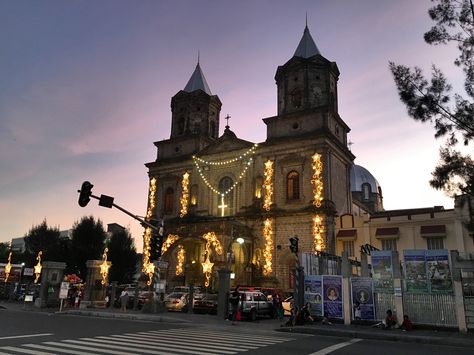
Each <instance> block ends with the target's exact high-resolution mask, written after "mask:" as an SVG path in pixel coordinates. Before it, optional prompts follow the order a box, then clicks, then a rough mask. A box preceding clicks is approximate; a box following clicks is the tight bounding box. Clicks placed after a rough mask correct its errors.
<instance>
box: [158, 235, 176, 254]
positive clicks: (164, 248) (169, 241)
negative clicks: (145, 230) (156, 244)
mask: <svg viewBox="0 0 474 355" xmlns="http://www.w3.org/2000/svg"><path fill="white" fill-rule="evenodd" d="M178 239H179V235H175V234H168V236H167V237H166V240H165V241H164V242H163V245H162V246H161V255H165V253H166V251H167V250H168V249H169V247H170V246H172V245H173V244H174V242H176V241H177V240H178Z"/></svg>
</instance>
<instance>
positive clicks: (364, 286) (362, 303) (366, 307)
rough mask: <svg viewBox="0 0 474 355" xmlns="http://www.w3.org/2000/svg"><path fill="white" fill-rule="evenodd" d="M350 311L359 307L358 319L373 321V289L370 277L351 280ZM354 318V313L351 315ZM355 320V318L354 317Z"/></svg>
mask: <svg viewBox="0 0 474 355" xmlns="http://www.w3.org/2000/svg"><path fill="white" fill-rule="evenodd" d="M351 297H352V306H353V309H352V311H353V312H354V308H355V307H356V306H358V307H360V318H361V319H364V320H375V306H374V287H373V280H372V278H370V277H354V278H351ZM353 317H354V313H353ZM354 318H355V317H354Z"/></svg>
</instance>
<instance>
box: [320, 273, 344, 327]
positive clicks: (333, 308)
mask: <svg viewBox="0 0 474 355" xmlns="http://www.w3.org/2000/svg"><path fill="white" fill-rule="evenodd" d="M323 311H324V314H325V315H327V316H328V317H329V318H343V297H342V277H341V276H326V275H324V276H323Z"/></svg>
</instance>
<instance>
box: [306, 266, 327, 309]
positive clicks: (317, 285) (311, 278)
mask: <svg viewBox="0 0 474 355" xmlns="http://www.w3.org/2000/svg"><path fill="white" fill-rule="evenodd" d="M322 292H323V287H322V277H321V276H320V275H305V277H304V303H305V304H306V303H309V306H310V307H309V312H310V313H311V315H312V316H317V317H321V316H322V315H323V296H322Z"/></svg>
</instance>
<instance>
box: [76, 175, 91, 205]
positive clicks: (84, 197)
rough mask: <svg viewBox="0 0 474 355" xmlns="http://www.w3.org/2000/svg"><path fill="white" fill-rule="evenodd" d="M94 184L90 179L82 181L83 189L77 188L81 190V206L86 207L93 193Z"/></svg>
mask: <svg viewBox="0 0 474 355" xmlns="http://www.w3.org/2000/svg"><path fill="white" fill-rule="evenodd" d="M93 187H94V185H92V184H91V183H90V182H89V181H84V182H83V183H82V186H81V189H80V190H77V192H79V201H78V202H79V206H81V207H86V206H87V204H88V203H89V201H90V200H91V195H92V188H93Z"/></svg>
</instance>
